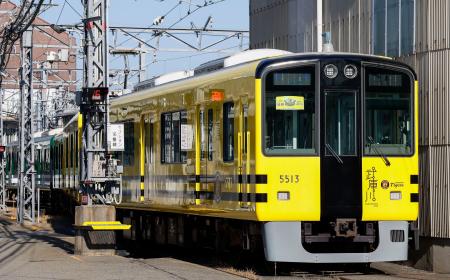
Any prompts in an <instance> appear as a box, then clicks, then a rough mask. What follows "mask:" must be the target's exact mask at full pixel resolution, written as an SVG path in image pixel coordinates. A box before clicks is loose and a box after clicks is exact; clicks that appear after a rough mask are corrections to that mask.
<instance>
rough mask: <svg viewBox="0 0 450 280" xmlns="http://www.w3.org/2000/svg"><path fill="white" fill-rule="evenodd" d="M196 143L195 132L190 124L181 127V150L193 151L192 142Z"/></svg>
mask: <svg viewBox="0 0 450 280" xmlns="http://www.w3.org/2000/svg"><path fill="white" fill-rule="evenodd" d="M193 141H194V130H193V128H192V125H190V124H182V125H181V150H182V151H189V150H192V142H193Z"/></svg>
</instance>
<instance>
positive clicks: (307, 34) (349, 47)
mask: <svg viewBox="0 0 450 280" xmlns="http://www.w3.org/2000/svg"><path fill="white" fill-rule="evenodd" d="M316 5H317V3H316V0H250V47H251V48H278V49H283V50H288V51H292V52H309V51H316V50H317V44H316V39H317V37H316V30H317V23H316V22H317V21H316ZM322 15H323V19H322V22H323V31H324V32H330V34H331V40H332V43H333V45H334V49H335V50H336V51H340V52H357V53H368V54H376V55H385V56H391V57H394V58H395V59H398V60H400V61H403V62H405V63H407V64H409V65H411V66H413V67H414V68H415V69H416V71H417V74H418V77H419V78H418V79H419V85H420V93H419V94H420V110H419V113H420V124H419V125H420V128H421V129H420V135H419V138H420V139H419V145H420V151H419V152H420V161H421V163H420V170H421V171H420V179H419V185H420V189H421V193H420V209H421V210H420V218H419V227H420V234H421V250H420V251H419V252H418V253H417V252H416V254H414V255H413V256H412V258H411V259H412V260H413V261H414V263H415V265H416V266H418V267H420V268H427V269H430V270H434V271H437V272H447V273H449V272H450V266H448V260H449V259H450V113H449V111H450V110H449V109H450V78H449V77H450V67H449V66H448V65H449V64H450V1H446V0H438V1H436V0H433V1H432V0H339V1H336V0H323V6H322Z"/></svg>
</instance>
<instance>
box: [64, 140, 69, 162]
mask: <svg viewBox="0 0 450 280" xmlns="http://www.w3.org/2000/svg"><path fill="white" fill-rule="evenodd" d="M64 143H65V145H64V149H65V150H66V153H65V156H66V166H65V167H64V168H69V139H67V138H66V139H64Z"/></svg>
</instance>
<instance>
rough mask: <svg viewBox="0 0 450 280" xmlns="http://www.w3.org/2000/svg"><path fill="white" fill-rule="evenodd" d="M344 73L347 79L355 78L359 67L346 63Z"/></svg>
mask: <svg viewBox="0 0 450 280" xmlns="http://www.w3.org/2000/svg"><path fill="white" fill-rule="evenodd" d="M344 75H345V77H347V79H354V78H355V77H356V76H357V75H358V68H356V66H355V65H352V64H349V65H346V66H345V67H344Z"/></svg>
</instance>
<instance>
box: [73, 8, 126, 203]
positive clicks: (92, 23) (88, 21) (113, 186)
mask: <svg viewBox="0 0 450 280" xmlns="http://www.w3.org/2000/svg"><path fill="white" fill-rule="evenodd" d="M106 2H107V1H106V0H101V1H94V0H84V1H83V4H84V8H85V19H84V20H83V22H84V37H85V46H84V55H85V60H84V61H85V64H84V89H83V91H82V92H81V96H80V97H79V98H78V99H79V100H78V101H79V105H80V122H81V126H82V133H81V134H82V135H81V145H80V146H81V149H80V162H81V164H80V189H81V192H82V197H83V202H84V204H88V205H91V204H93V203H100V204H108V203H110V202H111V201H112V200H113V193H117V191H116V190H117V188H119V187H120V176H118V175H117V174H118V172H116V169H117V168H116V167H117V161H115V160H114V159H112V157H111V155H109V152H108V139H107V135H108V124H109V115H108V114H109V109H108V105H109V96H108V93H109V89H108V65H107V61H108V47H107V45H108V44H107V41H108V40H107V34H108V23H107V7H106V5H107V4H106Z"/></svg>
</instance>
